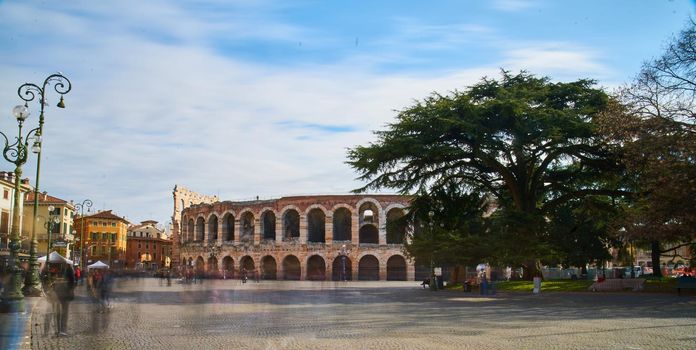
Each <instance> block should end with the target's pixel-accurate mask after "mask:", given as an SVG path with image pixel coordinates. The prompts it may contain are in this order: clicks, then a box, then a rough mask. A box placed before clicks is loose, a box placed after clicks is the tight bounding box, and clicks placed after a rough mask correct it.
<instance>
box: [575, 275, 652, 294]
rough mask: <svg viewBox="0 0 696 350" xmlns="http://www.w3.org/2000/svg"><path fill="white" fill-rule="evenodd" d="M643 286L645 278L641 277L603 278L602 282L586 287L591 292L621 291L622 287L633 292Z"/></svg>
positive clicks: (641, 288)
mask: <svg viewBox="0 0 696 350" xmlns="http://www.w3.org/2000/svg"><path fill="white" fill-rule="evenodd" d="M644 287H645V280H644V279H642V278H631V279H623V278H613V279H608V280H604V281H602V282H595V283H592V285H591V286H589V287H588V289H589V290H591V291H593V292H606V291H621V290H624V289H631V290H632V291H634V292H637V291H639V290H643V288H644Z"/></svg>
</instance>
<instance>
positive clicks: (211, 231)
mask: <svg viewBox="0 0 696 350" xmlns="http://www.w3.org/2000/svg"><path fill="white" fill-rule="evenodd" d="M217 240H218V217H217V215H216V214H210V216H209V217H208V242H215V241H217Z"/></svg>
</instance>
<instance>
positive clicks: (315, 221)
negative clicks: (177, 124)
mask: <svg viewBox="0 0 696 350" xmlns="http://www.w3.org/2000/svg"><path fill="white" fill-rule="evenodd" d="M325 224H326V215H324V211H323V210H321V209H319V208H314V209H312V210H310V211H309V213H308V214H307V231H308V235H307V241H308V242H320V243H324V242H326V233H325Z"/></svg>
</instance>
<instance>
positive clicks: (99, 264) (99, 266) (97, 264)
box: [87, 260, 109, 270]
mask: <svg viewBox="0 0 696 350" xmlns="http://www.w3.org/2000/svg"><path fill="white" fill-rule="evenodd" d="M108 268H109V265H107V264H104V263H103V262H101V260H100V261H97V262H95V263H94V264H92V265H87V269H88V270H89V269H108Z"/></svg>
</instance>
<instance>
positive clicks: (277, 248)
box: [174, 194, 415, 280]
mask: <svg viewBox="0 0 696 350" xmlns="http://www.w3.org/2000/svg"><path fill="white" fill-rule="evenodd" d="M409 200H410V198H409V197H406V196H398V195H318V196H295V197H282V198H279V199H273V200H257V201H245V202H231V201H224V202H214V203H208V204H205V203H204V204H194V205H191V206H188V207H186V208H185V209H184V210H183V211H181V214H180V215H177V212H176V209H175V216H177V219H178V220H177V222H178V224H179V225H176V226H175V227H177V229H178V231H177V234H176V236H177V239H176V240H175V243H174V244H175V245H178V246H179V247H178V248H177V253H178V254H179V258H180V259H181V265H188V266H190V267H193V268H196V269H200V270H205V271H206V272H207V273H211V274H223V273H224V274H225V275H226V276H229V275H230V274H232V275H234V276H237V275H238V274H239V271H241V270H242V268H243V267H247V269H250V268H251V267H252V265H253V269H256V270H257V272H258V273H262V274H265V275H266V276H267V277H269V276H271V277H272V276H276V278H277V279H284V278H288V277H292V276H289V275H288V274H286V273H287V272H288V271H285V270H286V267H288V268H290V267H294V268H297V266H296V265H293V264H291V263H290V262H291V261H294V258H297V260H299V270H300V271H299V272H300V276H299V278H300V279H303V280H304V279H322V276H323V279H326V280H331V279H332V278H333V279H336V278H342V276H339V275H342V270H343V264H344V261H343V260H342V258H341V255H340V252H341V247H342V246H344V245H345V251H346V260H345V264H346V265H347V267H348V266H350V268H346V274H349V276H346V277H347V278H349V279H353V280H358V279H376V278H378V279H379V280H387V279H408V280H413V279H414V276H415V269H414V265H413V262H412V261H408V259H406V256H405V254H404V252H403V244H387V237H386V236H387V235H386V223H387V220H386V218H387V213H388V212H389V211H390V210H392V209H394V208H397V209H396V210H401V211H405V208H406V207H407V206H408V205H409ZM175 201H176V194H175ZM366 203H367V204H366ZM339 208H346V209H348V210H349V211H350V213H351V228H350V240H343V241H335V240H334V239H333V236H334V235H333V227H334V223H333V213H334V212H335V211H336V210H338V209H339ZM361 208H363V209H362V210H361ZM315 209H317V210H320V211H321V212H322V213H323V215H324V236H323V240H324V241H323V242H310V241H308V237H309V232H308V215H309V213H310V212H312V211H313V210H315ZM365 209H372V210H373V215H372V217H371V218H365V217H364V214H365ZM290 210H295V211H297V212H298V213H299V217H300V222H299V232H300V237H299V238H296V239H288V237H286V236H284V235H283V232H284V227H283V225H284V224H283V218H284V215H285V214H286V213H287V212H288V211H290ZM268 211H271V212H272V213H273V214H274V215H275V237H274V238H273V239H263V234H264V232H263V229H262V215H263V214H264V213H265V212H268ZM314 213H317V212H316V211H314ZM230 215H231V216H233V217H234V220H233V221H232V220H230V221H229V222H233V223H234V224H233V225H234V229H233V231H234V237H233V239H232V240H226V239H225V237H226V232H227V231H226V230H227V224H226V222H227V221H226V218H229V217H230ZM249 215H251V216H253V222H252V223H251V224H252V226H253V236H252V237H251V240H250V241H241V240H240V233H241V232H242V229H243V227H242V220H240V219H241V218H242V217H243V216H247V217H248V216H249ZM210 223H212V225H211V224H210ZM215 223H217V225H216V224H215ZM366 225H374V226H376V228H377V230H378V236H379V238H378V243H375V244H366V243H363V242H360V234H359V232H360V229H361V227H363V226H366ZM245 229H251V228H245ZM269 232H272V231H269ZM293 257H294V258H293ZM390 259H391V260H390ZM244 260H246V262H245V261H244ZM249 261H252V262H253V264H250V262H249ZM370 261H372V264H370ZM375 261H376V262H377V265H378V266H375V265H376V264H374V262H375ZM263 262H266V264H263ZM243 264H244V265H243ZM274 264H275V268H271V267H273V265H274ZM262 265H264V266H262ZM322 265H323V266H322ZM337 269H340V270H341V271H340V272H339V271H335V270H337ZM268 270H273V271H268ZM348 270H350V271H348ZM296 277H297V276H294V277H292V278H296Z"/></svg>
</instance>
